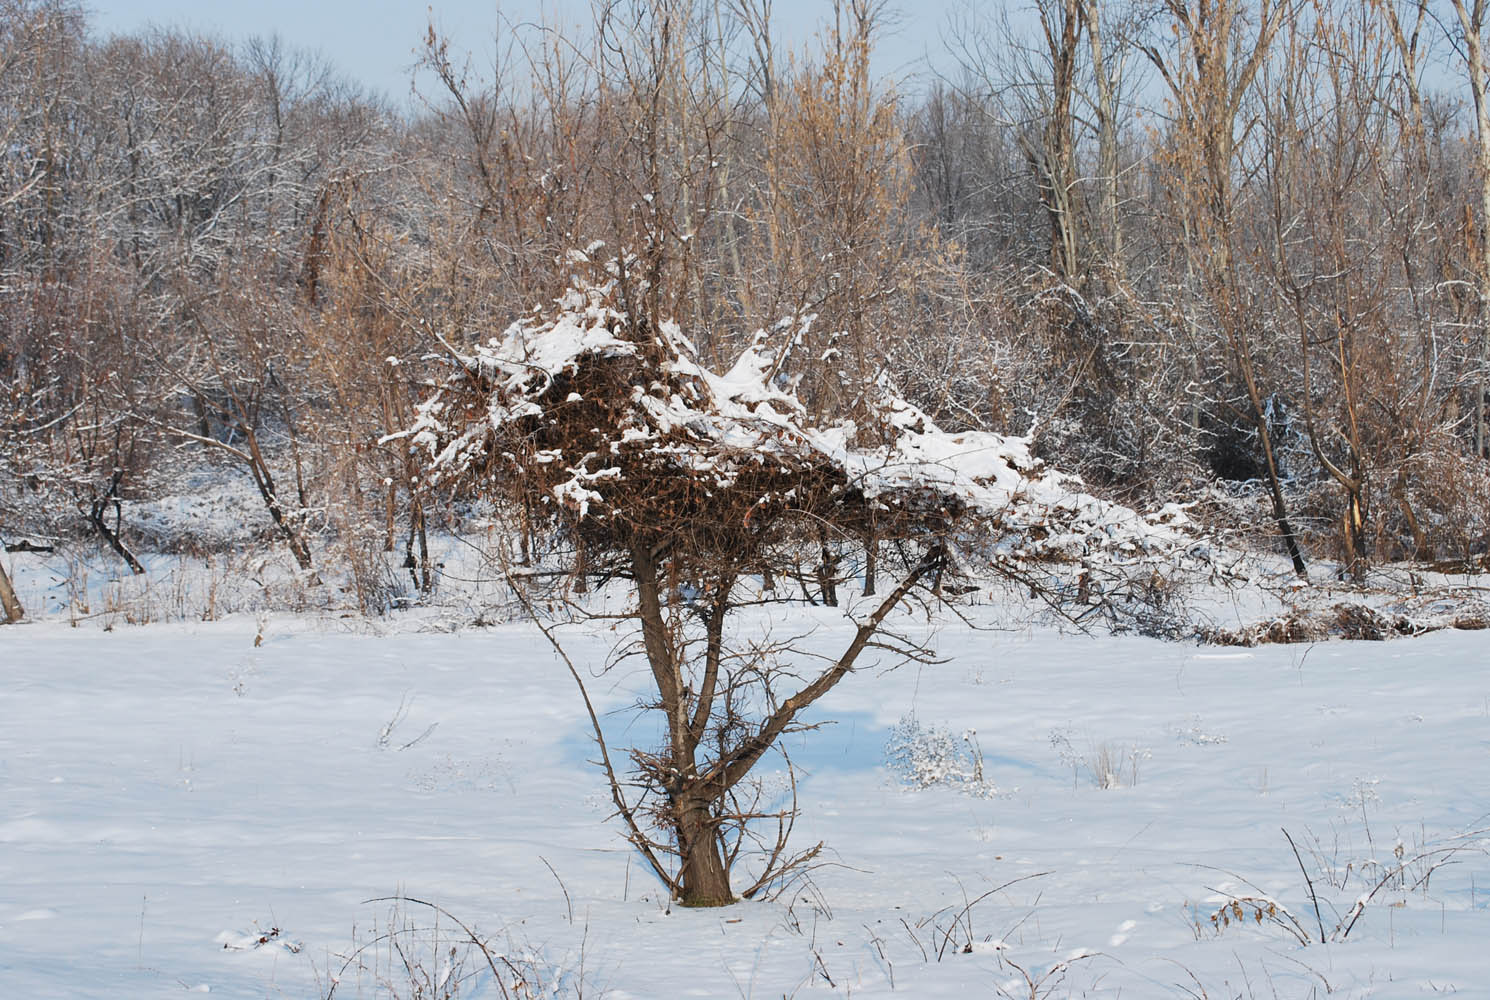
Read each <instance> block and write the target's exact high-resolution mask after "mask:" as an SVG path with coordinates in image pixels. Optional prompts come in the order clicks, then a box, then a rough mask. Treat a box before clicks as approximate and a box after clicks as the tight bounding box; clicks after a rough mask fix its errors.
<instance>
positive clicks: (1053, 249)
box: [0, 0, 1490, 612]
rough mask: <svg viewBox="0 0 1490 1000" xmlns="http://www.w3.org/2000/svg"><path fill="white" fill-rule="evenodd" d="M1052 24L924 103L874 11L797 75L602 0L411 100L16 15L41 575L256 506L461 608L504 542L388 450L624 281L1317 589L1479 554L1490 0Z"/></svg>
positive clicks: (1207, 4) (8, 57) (18, 336)
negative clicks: (438, 585) (466, 554)
mask: <svg viewBox="0 0 1490 1000" xmlns="http://www.w3.org/2000/svg"><path fill="white" fill-rule="evenodd" d="M1028 6H1029V7H1030V8H1031V10H1032V12H1033V16H1032V17H1031V18H1029V19H1028V20H1024V21H1020V22H1019V26H1018V27H1015V26H1012V25H1011V23H1010V22H1009V21H1008V20H1007V19H1006V18H1001V16H1000V13H999V11H1000V8H999V5H984V6H983V7H976V8H970V10H969V13H968V14H967V15H966V16H965V17H964V18H963V19H961V20H960V21H958V22H957V23H955V24H952V25H949V26H948V31H947V33H946V37H947V38H948V39H950V46H951V48H952V55H953V57H954V58H953V59H952V61H951V63H949V65H953V66H955V67H956V68H955V69H954V70H951V71H947V72H943V73H941V74H937V75H931V74H929V73H928V75H927V76H926V77H925V78H923V79H921V80H919V81H916V80H912V81H906V82H903V83H900V84H897V83H896V82H895V81H889V80H883V79H876V78H875V77H874V76H873V75H872V74H871V72H870V69H869V66H870V61H869V57H870V53H871V51H872V47H873V45H874V43H875V40H876V38H877V37H878V36H879V35H880V34H881V33H882V32H884V31H886V30H890V27H891V25H892V20H893V18H892V14H893V12H892V11H890V10H889V9H887V8H886V7H884V6H883V5H881V4H879V3H875V2H872V0H841V2H838V3H835V4H834V5H833V7H832V8H830V9H829V14H828V18H827V20H826V22H825V25H824V27H823V29H822V32H821V34H820V36H819V38H818V39H817V40H816V41H815V42H814V43H812V44H810V45H808V46H805V47H803V48H801V49H787V48H785V47H784V46H783V44H782V43H781V41H780V39H779V38H778V37H777V35H776V34H775V33H774V32H773V30H772V20H771V3H770V0H635V2H625V3H622V2H615V3H601V2H598V0H597V3H596V6H595V8H594V11H593V27H592V28H591V29H590V30H588V31H586V32H583V33H581V32H576V31H572V30H571V31H565V32H558V31H551V30H546V29H542V28H536V27H523V28H515V27H506V26H502V27H498V28H496V29H495V31H496V35H495V41H494V43H492V44H491V45H490V46H488V47H486V48H481V49H479V50H478V51H477V52H476V53H475V54H474V55H471V56H469V57H468V55H467V54H466V53H465V52H463V51H458V50H457V48H456V47H455V46H454V45H452V44H450V43H449V42H447V40H446V39H444V38H441V37H439V36H438V35H437V33H436V32H435V31H434V30H433V29H431V31H430V33H429V36H428V38H427V39H425V40H424V42H423V46H422V50H421V51H422V67H423V69H424V71H425V73H424V76H423V77H422V78H423V79H425V80H427V81H432V82H433V85H432V86H429V87H426V88H425V89H426V92H424V93H421V94H419V95H418V99H417V100H416V101H415V102H414V103H413V104H411V105H410V106H409V107H407V108H395V107H393V106H391V105H389V104H388V103H387V102H386V101H384V100H382V99H379V98H375V97H373V96H370V95H369V94H368V93H366V92H364V91H363V90H361V89H359V87H358V86H356V85H355V84H353V83H350V82H349V81H347V80H346V79H344V78H343V77H341V76H339V75H338V73H337V71H336V69H335V67H332V66H330V65H327V64H325V63H324V61H322V60H320V59H318V58H317V57H315V56H312V55H308V54H306V53H304V52H301V51H297V50H294V49H292V48H290V47H288V46H286V45H284V44H282V43H281V42H280V41H278V40H276V39H267V40H266V39H251V40H248V41H244V42H240V41H236V40H226V39H217V38H210V37H203V36H200V35H196V34H192V33H189V32H184V31H177V30H158V31H152V32H149V33H145V34H139V35H127V36H115V37H111V38H99V37H97V36H95V35H93V34H91V33H90V30H89V25H88V21H87V16H86V13H85V11H84V9H83V8H82V7H80V6H77V5H74V4H72V3H68V2H59V0H0V534H3V541H4V542H6V543H9V544H10V545H12V546H20V545H46V544H57V543H58V542H59V541H69V542H78V541H84V540H89V539H96V540H97V541H98V542H99V543H100V544H102V545H105V546H107V547H108V548H110V549H112V550H113V552H114V553H116V554H117V556H118V557H119V559H120V560H122V561H123V562H124V563H127V564H128V565H129V566H130V567H131V568H132V569H134V570H135V571H136V572H139V571H141V564H140V561H139V558H140V553H141V552H143V551H146V550H150V551H157V550H159V551H185V552H190V553H202V552H210V551H211V550H212V549H213V547H214V546H217V545H227V544H230V543H231V544H238V543H240V542H242V541H243V539H242V538H232V539H227V540H222V539H215V538H213V537H208V536H207V535H204V534H201V533H198V532H195V531H193V530H191V529H190V527H187V528H185V529H183V528H182V527H181V526H180V524H179V523H177V522H172V523H171V525H168V526H166V527H160V526H159V525H156V526H154V527H152V525H153V524H155V522H152V521H150V520H149V519H148V518H142V517H140V516H138V512H140V511H143V510H146V509H147V508H148V505H149V504H150V503H151V502H154V501H159V500H160V499H161V498H167V497H180V496H185V495H191V494H194V493H201V492H202V491H204V490H207V489H209V488H211V487H212V484H217V483H222V482H228V481H240V482H243V483H249V484H251V488H252V491H253V495H254V496H255V497H256V498H257V500H256V501H255V503H256V505H261V506H260V507H259V509H260V510H261V512H262V514H263V517H262V520H261V521H260V522H258V523H261V524H262V530H261V532H260V535H261V537H260V538H258V539H251V540H250V541H258V540H264V539H272V540H273V541H274V543H275V545H277V546H279V547H281V548H282V549H283V550H287V551H288V552H289V553H290V554H291V555H292V556H293V558H294V559H295V561H296V562H297V563H298V565H299V567H300V568H301V569H302V570H304V571H306V573H307V574H309V573H317V572H325V571H327V570H328V569H330V570H332V571H334V572H335V573H336V574H337V575H338V576H339V577H345V578H346V579H347V580H349V581H350V586H349V593H352V594H353V595H354V596H355V599H356V602H357V603H358V604H360V606H361V608H362V609H363V610H365V611H374V612H376V611H382V610H386V608H387V607H389V606H390V604H391V603H392V602H393V601H395V600H398V599H406V598H408V597H409V596H410V595H411V594H412V593H415V592H428V591H429V590H430V588H431V587H432V586H433V585H434V583H435V573H434V571H433V568H432V567H431V565H430V555H429V547H428V540H427V534H428V532H430V531H434V530H442V531H443V530H446V529H456V530H460V529H461V528H462V527H463V526H464V527H469V526H471V525H472V524H475V523H476V522H475V521H474V520H473V519H472V518H473V514H479V511H473V510H472V508H471V507H470V506H469V505H459V504H452V503H450V502H449V501H448V499H446V498H442V497H440V496H438V495H435V494H430V493H426V492H425V491H423V490H422V489H421V488H420V486H421V484H420V482H419V475H420V472H419V470H420V464H419V461H418V460H417V457H416V456H415V455H414V454H413V453H412V451H411V446H410V444H409V441H408V439H407V438H406V437H390V435H392V434H394V432H397V431H399V430H402V429H405V428H408V427H410V426H411V425H412V424H413V423H414V420H415V416H416V414H415V407H416V406H417V404H418V403H419V402H420V401H421V400H423V399H424V398H425V396H426V395H427V394H428V392H429V387H430V386H432V385H435V384H438V382H439V381H440V379H441V378H442V377H443V375H444V374H445V372H447V371H448V370H449V358H450V355H451V353H452V352H460V351H465V350H469V348H470V347H471V345H472V344H474V343H475V342H477V341H485V340H487V339H488V338H490V337H493V336H496V335H497V334H499V333H500V332H501V331H502V330H503V329H504V328H505V327H507V325H508V324H509V323H511V322H513V321H514V320H516V319H519V318H521V317H523V316H525V315H530V314H532V313H533V311H534V310H535V309H538V310H541V309H544V308H546V307H547V306H548V305H549V304H550V303H552V301H553V300H554V299H555V298H556V297H558V296H559V295H560V294H561V293H562V292H563V291H564V290H565V289H566V288H567V287H568V286H569V285H570V283H571V280H572V278H573V272H574V267H575V265H574V260H575V258H574V256H573V252H574V251H587V252H589V254H590V255H591V256H592V257H594V256H600V254H598V249H599V248H600V247H604V248H606V252H607V253H609V254H611V255H613V256H616V257H618V258H620V259H625V260H629V261H635V264H636V266H637V267H638V268H641V269H643V271H644V276H645V281H644V282H643V287H645V288H646V289H647V292H646V295H647V296H648V301H647V303H646V311H647V312H648V313H649V314H651V315H654V316H656V317H660V318H671V319H675V320H677V321H678V323H679V324H680V325H681V327H682V328H683V329H684V330H685V331H686V332H687V334H688V336H689V337H690V338H691V339H692V341H693V343H694V344H696V345H697V347H698V350H699V354H700V360H701V362H703V363H706V364H712V365H715V366H717V365H718V364H719V363H721V362H722V361H724V360H725V359H729V358H733V357H735V356H736V355H737V354H738V353H739V351H740V349H741V347H742V346H743V345H745V344H747V343H749V342H750V340H751V338H752V337H754V336H757V331H765V333H763V334H760V336H762V337H764V338H767V339H770V338H777V339H778V340H785V339H790V338H791V337H792V336H794V335H796V334H797V333H798V332H799V331H800V330H801V329H803V321H804V320H805V319H807V318H808V317H815V319H814V320H813V321H812V322H811V324H810V330H809V331H808V332H807V333H805V334H802V335H801V337H800V340H799V342H797V343H795V344H794V346H793V347H792V348H791V350H790V352H789V362H788V364H787V365H786V369H787V370H785V371H783V373H782V376H783V378H788V379H790V380H791V381H792V382H793V384H794V385H795V386H796V387H797V391H798V392H799V393H800V395H801V398H802V399H803V400H804V401H806V403H807V404H808V405H809V406H810V407H811V408H812V409H813V410H814V412H815V414H816V415H818V416H831V417H834V418H850V419H851V418H852V417H853V415H854V413H855V412H856V408H857V407H862V406H864V405H865V400H866V398H867V396H868V394H869V392H870V389H871V387H873V386H875V385H878V384H881V382H882V380H884V379H886V378H888V379H890V380H891V381H893V382H894V384H895V385H896V386H897V387H898V388H899V390H900V391H902V392H903V393H905V394H906V396H907V397H908V398H910V399H911V400H912V401H914V402H915V403H916V404H917V405H918V406H920V407H921V408H922V409H923V410H925V411H926V412H927V413H928V414H929V415H931V416H932V417H933V419H935V420H936V421H938V422H939V423H940V424H941V425H942V426H943V427H946V428H948V429H952V430H959V429H979V430H991V431H999V432H1004V433H1018V434H1023V433H1026V432H1028V433H1030V434H1031V435H1032V437H1033V446H1034V449H1035V451H1036V452H1037V454H1039V455H1040V456H1041V457H1043V458H1044V459H1046V460H1047V461H1048V462H1049V463H1051V464H1052V465H1054V466H1056V467H1058V468H1061V469H1065V470H1068V471H1072V472H1076V473H1079V474H1080V475H1081V476H1082V477H1083V479H1084V480H1085V482H1086V483H1087V487H1088V488H1089V489H1090V490H1092V491H1093V492H1095V493H1098V494H1100V495H1105V496H1107V497H1110V498H1112V499H1115V500H1119V501H1122V502H1124V503H1128V504H1133V505H1138V506H1154V505H1157V503H1159V502H1162V501H1164V500H1169V499H1183V500H1186V501H1195V502H1196V503H1195V506H1194V508H1193V509H1192V511H1191V514H1192V516H1193V517H1195V518H1197V519H1198V520H1201V521H1203V522H1205V523H1207V524H1209V525H1211V526H1214V527H1219V528H1226V529H1233V530H1237V531H1240V532H1243V533H1245V534H1246V535H1247V537H1248V538H1249V539H1250V542H1251V544H1253V545H1255V546H1257V547H1258V548H1260V549H1263V550H1265V551H1269V552H1276V553H1279V554H1280V555H1283V556H1286V557H1287V558H1288V559H1290V560H1291V561H1292V563H1293V566H1294V568H1295V571H1296V572H1299V573H1303V572H1304V571H1305V570H1306V568H1307V567H1308V566H1310V565H1312V564H1314V563H1315V562H1316V561H1318V562H1322V563H1327V564H1330V565H1331V566H1332V567H1338V568H1339V570H1340V571H1341V572H1344V573H1351V574H1355V575H1360V574H1362V573H1364V572H1365V571H1366V569H1367V568H1368V567H1369V566H1371V565H1375V564H1379V563H1381V562H1384V561H1397V560H1408V559H1411V560H1418V561H1423V562H1431V563H1435V564H1438V565H1439V567H1440V568H1445V567H1450V566H1464V567H1465V568H1468V566H1469V564H1471V563H1474V562H1478V563H1480V564H1481V565H1483V562H1484V559H1485V554H1486V550H1487V543H1490V463H1487V456H1490V442H1487V441H1486V433H1487V421H1486V416H1487V415H1486V410H1487V402H1490V397H1487V386H1486V381H1487V378H1490V354H1487V352H1490V338H1487V332H1486V331H1487V321H1490V233H1487V224H1490V104H1487V100H1486V87H1487V83H1486V64H1485V53H1484V51H1483V44H1484V42H1485V41H1486V38H1487V34H1486V21H1487V13H1490V12H1487V10H1486V4H1485V2H1484V0H1434V2H1428V0H1370V2H1362V0H1193V2H1186V0H1030V3H1029V4H1028ZM411 41H417V40H411ZM520 534H521V532H520V531H518V532H515V533H514V537H516V536H517V535H520ZM514 544H517V543H516V542H515V543H514Z"/></svg>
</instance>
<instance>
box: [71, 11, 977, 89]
mask: <svg viewBox="0 0 1490 1000" xmlns="http://www.w3.org/2000/svg"><path fill="white" fill-rule="evenodd" d="M1003 5H1004V4H1003V2H1002V0H991V2H988V0H985V2H983V3H982V4H980V6H982V7H984V8H986V9H989V10H991V11H997V10H999V9H1001V8H1002V7H1003ZM898 6H899V8H900V10H901V11H902V13H901V15H900V19H899V23H898V24H897V25H896V26H895V27H894V28H893V29H892V30H891V32H890V33H888V34H887V35H885V36H884V37H883V39H882V41H881V43H880V46H879V49H878V51H877V53H876V60H875V61H876V71H877V72H879V73H882V74H885V73H888V74H892V75H894V76H897V77H901V78H903V77H905V76H906V75H907V74H910V73H915V72H918V71H919V70H920V69H921V65H920V60H921V57H922V56H923V54H925V53H927V52H928V51H929V52H931V53H932V54H933V56H935V55H937V54H939V53H941V52H942V50H943V46H942V42H941V36H942V34H943V33H944V32H945V30H946V25H947V18H948V14H949V12H951V11H954V10H957V9H960V8H961V7H962V6H963V0H920V2H917V0H899V3H898ZM774 7H775V9H774V12H773V15H774V19H775V21H776V23H777V25H778V30H779V32H780V35H781V40H782V42H783V43H785V45H786V46H787V47H789V48H792V47H798V46H800V45H801V44H803V43H804V42H806V41H807V40H809V39H810V38H811V37H812V35H813V33H814V31H815V30H816V27H817V25H818V24H820V23H821V21H822V19H823V18H825V17H827V16H828V15H829V13H830V12H831V10H832V7H831V5H830V3H829V0H795V2H793V0H777V2H776V3H775V5H774ZM90 9H91V12H92V16H91V18H90V23H91V24H92V25H93V28H94V31H95V32H96V33H98V34H100V35H108V34H114V33H126V32H132V31H136V30H138V29H140V28H143V27H145V26H147V25H150V24H157V25H163V26H186V27H191V28H195V29H199V30H202V31H206V32H210V33H213V34H217V35H221V36H223V37H226V38H229V39H242V38H246V37H248V36H250V35H255V34H258V35H268V34H272V33H274V32H278V33H279V34H280V35H281V36H282V37H283V38H284V39H285V40H286V41H287V42H291V43H293V44H295V45H297V46H301V47H304V48H310V49H319V50H320V51H321V52H323V53H324V54H325V55H326V56H327V57H328V58H330V60H331V61H332V63H334V64H335V65H336V66H337V67H339V68H340V69H341V70H342V71H343V72H345V73H346V74H347V75H348V76H350V77H352V78H353V79H355V80H358V81H360V82H362V83H364V84H366V85H367V86H369V87H373V88H375V89H378V90H382V91H383V92H385V93H386V94H387V95H388V96H389V97H391V98H394V99H395V100H396V101H398V102H400V103H402V101H403V100H404V99H405V98H406V97H407V95H408V92H409V74H408V67H409V66H410V64H411V63H412V62H413V61H414V49H415V46H417V45H418V44H419V43H420V41H421V39H422V38H423V37H424V33H425V27H426V25H427V24H428V22H429V18H430V17H431V14H433V17H434V19H435V23H436V25H437V26H439V27H440V28H441V29H442V30H443V31H445V32H446V34H447V36H448V37H449V38H451V40H452V41H453V42H454V43H455V44H456V45H458V46H461V47H463V48H466V49H470V50H474V51H477V52H481V51H485V50H489V49H490V40H491V39H492V38H493V36H494V34H495V33H496V31H497V30H498V27H499V25H500V24H501V23H502V21H501V20H500V19H499V16H498V10H500V11H501V12H502V13H503V14H504V15H505V16H506V18H507V19H509V20H511V21H514V22H521V21H524V20H536V19H537V18H538V17H539V15H540V13H541V12H542V11H545V10H546V11H549V12H554V11H557V12H558V13H559V15H560V16H561V17H566V16H567V17H569V18H571V19H577V18H580V17H585V18H586V19H587V18H588V11H589V4H588V3H587V2H584V0H562V2H558V3H555V2H553V0H548V2H539V0H510V2H506V3H502V4H497V3H495V2H493V0H251V2H224V0H196V2H189V0H96V2H95V3H93V4H91V5H90Z"/></svg>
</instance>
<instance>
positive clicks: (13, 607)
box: [0, 563, 26, 625]
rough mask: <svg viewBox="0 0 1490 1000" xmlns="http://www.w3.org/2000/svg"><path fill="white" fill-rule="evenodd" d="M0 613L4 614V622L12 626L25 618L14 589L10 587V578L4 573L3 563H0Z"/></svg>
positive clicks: (24, 612)
mask: <svg viewBox="0 0 1490 1000" xmlns="http://www.w3.org/2000/svg"><path fill="white" fill-rule="evenodd" d="M0 611H4V612H5V621H6V622H7V623H9V624H12V625H13V624H15V623H16V622H18V621H20V620H21V619H22V618H24V617H25V616H26V611H25V609H24V608H22V607H21V601H20V599H19V598H18V597H16V592H15V588H14V587H12V586H11V585H10V576H9V575H8V574H7V573H6V572H5V565H4V564H3V563H0Z"/></svg>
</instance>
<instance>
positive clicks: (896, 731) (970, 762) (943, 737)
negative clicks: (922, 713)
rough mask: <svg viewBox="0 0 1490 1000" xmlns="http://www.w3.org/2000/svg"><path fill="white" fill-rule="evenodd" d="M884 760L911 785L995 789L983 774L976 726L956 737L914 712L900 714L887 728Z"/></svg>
mask: <svg viewBox="0 0 1490 1000" xmlns="http://www.w3.org/2000/svg"><path fill="white" fill-rule="evenodd" d="M885 764H886V765H887V766H888V767H889V768H890V770H891V771H894V772H895V773H896V774H898V775H899V776H900V778H901V780H902V781H904V782H905V783H906V784H907V785H910V786H911V787H912V788H933V787H936V786H939V785H940V786H947V787H950V788H956V789H958V790H959V791H962V792H966V793H967V794H969V795H977V796H993V795H996V794H997V793H998V789H997V788H995V787H994V786H993V785H992V784H991V783H989V782H988V781H987V780H986V779H985V778H984V776H983V750H982V748H981V747H980V746H978V732H977V730H975V729H967V730H964V731H963V733H962V736H961V738H958V737H956V736H954V735H952V732H951V730H949V729H946V728H944V727H941V726H923V725H922V724H921V721H920V720H919V719H917V718H916V716H915V714H914V713H912V714H910V715H907V716H904V717H902V718H901V720H900V721H899V722H897V723H895V725H894V727H893V728H892V729H891V730H890V738H889V740H888V741H886V743H885Z"/></svg>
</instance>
